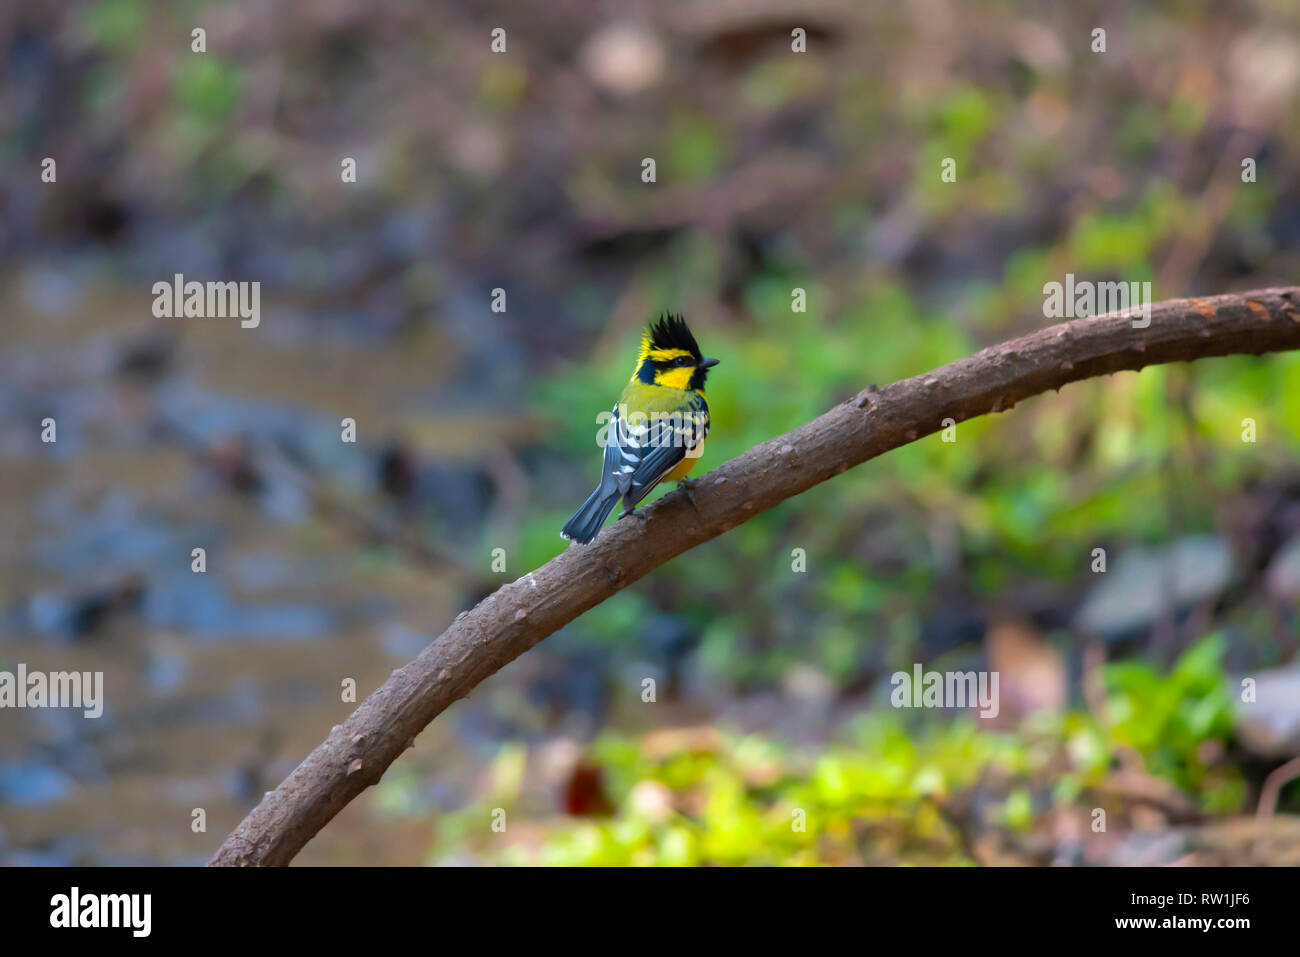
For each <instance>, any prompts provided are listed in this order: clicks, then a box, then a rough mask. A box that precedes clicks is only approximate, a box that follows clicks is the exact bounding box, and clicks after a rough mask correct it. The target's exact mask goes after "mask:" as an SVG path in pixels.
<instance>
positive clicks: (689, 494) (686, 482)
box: [677, 479, 695, 508]
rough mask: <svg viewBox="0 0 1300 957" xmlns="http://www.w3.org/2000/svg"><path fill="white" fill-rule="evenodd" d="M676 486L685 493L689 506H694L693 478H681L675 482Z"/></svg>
mask: <svg viewBox="0 0 1300 957" xmlns="http://www.w3.org/2000/svg"><path fill="white" fill-rule="evenodd" d="M677 487H678V488H679V489H681V490H682V491H683V492H685V493H686V501H688V502H690V503H691V508H695V495H694V494H693V490H694V488H695V479H682V480H681V481H680V482H678V483H677Z"/></svg>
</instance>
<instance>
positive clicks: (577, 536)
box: [560, 486, 619, 545]
mask: <svg viewBox="0 0 1300 957" xmlns="http://www.w3.org/2000/svg"><path fill="white" fill-rule="evenodd" d="M618 499H619V494H618V490H617V489H606V488H604V487H603V486H602V487H600V488H597V489H596V491H594V492H592V493H591V494H590V495H589V496H587V500H586V501H585V502H583V503H582V507H581V508H580V509H578V510H577V511H576V512H574V513H573V518H571V519H569V521H568V523H567V524H566V525H565V526H564V530H563V531H561V532H560V535H561V536H562V537H564V538H568V539H571V540H572V541H575V542H581V543H582V544H583V545H588V544H590V543H591V540H592V539H593V538H595V537H596V534H597V533H598V532H599V531H600V527H601V526H602V525H604V524H605V519H607V518H609V513H610V512H612V511H614V506H615V505H617V504H618Z"/></svg>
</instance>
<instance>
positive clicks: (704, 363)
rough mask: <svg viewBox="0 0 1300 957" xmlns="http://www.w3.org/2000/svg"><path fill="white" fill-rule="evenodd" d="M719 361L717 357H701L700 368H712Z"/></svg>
mask: <svg viewBox="0 0 1300 957" xmlns="http://www.w3.org/2000/svg"><path fill="white" fill-rule="evenodd" d="M718 361H719V360H717V359H701V360H700V364H699V366H698V368H701V369H712V368H713V367H714V366H716V365H717V364H718Z"/></svg>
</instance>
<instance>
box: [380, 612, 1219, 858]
mask: <svg viewBox="0 0 1300 957" xmlns="http://www.w3.org/2000/svg"><path fill="white" fill-rule="evenodd" d="M1223 651H1224V645H1223V642H1222V640H1221V639H1218V638H1209V639H1206V640H1204V641H1201V642H1198V643H1197V644H1196V645H1194V646H1192V647H1191V648H1189V649H1188V651H1187V652H1186V653H1185V654H1184V655H1183V656H1182V658H1181V659H1180V660H1179V662H1178V663H1177V665H1176V666H1175V667H1174V669H1173V671H1172V673H1171V674H1170V675H1169V676H1165V675H1164V674H1162V673H1161V671H1160V670H1158V669H1156V668H1153V667H1151V666H1148V665H1142V664H1136V663H1131V662H1127V663H1121V664H1112V665H1108V666H1106V668H1105V669H1104V683H1105V687H1106V693H1107V702H1106V708H1107V711H1108V714H1109V719H1108V720H1109V722H1110V723H1109V724H1106V723H1103V722H1101V721H1099V720H1098V719H1097V718H1096V717H1095V716H1093V715H1091V714H1088V713H1085V712H1080V711H1073V712H1069V713H1066V714H1061V715H1048V714H1042V715H1039V716H1036V717H1035V718H1034V719H1033V720H1031V721H1030V722H1029V723H1027V725H1026V726H1025V727H1024V728H1022V729H1019V730H1016V731H991V730H987V729H985V728H982V727H980V723H979V721H978V720H976V719H974V718H967V717H959V718H957V719H955V720H952V721H943V722H933V721H931V722H926V723H924V724H923V725H919V723H918V722H917V721H915V720H910V719H909V717H908V716H905V715H904V714H903V713H902V712H899V711H896V710H891V709H884V710H882V711H881V712H879V713H873V714H871V715H862V716H859V717H858V718H856V719H855V720H854V721H852V722H851V723H850V724H849V725H848V726H847V728H846V729H844V732H843V733H842V734H841V735H840V736H839V737H840V738H842V739H845V740H842V741H840V742H839V743H832V744H830V745H828V746H827V747H826V748H825V749H824V750H821V751H819V752H811V753H810V752H809V751H807V750H805V749H800V748H793V747H789V746H785V745H782V744H779V743H777V742H774V741H771V740H768V739H766V738H763V737H760V736H758V735H746V736H743V737H739V738H737V737H732V736H726V735H722V734H714V733H704V732H701V731H698V730H694V729H681V730H677V731H660V732H654V733H652V734H650V735H646V736H643V737H640V738H633V737H628V736H626V735H617V734H610V735H607V736H605V737H603V738H601V739H600V740H599V741H597V742H596V743H595V744H594V746H593V747H592V748H591V751H590V755H589V759H590V760H592V761H594V763H595V764H596V765H597V766H599V767H600V768H601V770H602V771H603V774H604V784H605V787H606V789H607V790H608V792H609V795H610V797H611V799H612V803H613V806H614V813H613V815H612V816H610V817H608V818H597V819H574V818H558V819H557V818H555V817H553V816H551V815H549V814H547V813H546V812H545V810H544V809H543V810H541V812H540V813H538V809H536V808H535V807H534V808H530V807H529V806H528V805H527V802H526V801H524V800H523V799H522V797H521V796H522V794H523V793H524V792H525V789H524V788H523V786H522V783H523V780H524V767H523V762H524V752H523V751H522V750H521V749H519V748H515V747H511V748H506V749H503V750H502V751H501V752H500V756H499V759H498V761H497V764H496V767H495V770H494V774H493V782H494V784H493V786H492V788H491V793H490V794H488V795H487V796H486V797H485V798H484V799H483V801H482V802H478V803H474V804H472V805H470V806H468V807H465V808H464V809H462V810H460V811H457V812H455V813H453V814H450V815H444V816H443V817H442V818H440V819H439V826H440V835H441V840H440V842H439V844H438V846H437V847H436V848H435V850H434V852H433V859H434V860H435V861H438V860H444V859H450V858H457V857H462V856H464V855H470V856H471V857H474V858H481V859H485V860H489V861H493V862H499V863H514V864H525V863H528V864H536V863H543V864H561V865H628V864H633V865H636V864H644V865H693V864H842V863H891V862H895V861H897V860H898V859H900V858H905V859H907V860H908V861H911V862H914V863H946V864H960V863H973V861H972V860H971V858H970V856H969V852H968V851H967V850H966V849H965V848H964V846H963V843H962V840H961V835H960V833H959V829H958V827H957V826H955V825H954V823H953V822H954V813H953V811H952V808H954V807H956V806H958V805H959V804H960V803H961V802H960V801H958V800H956V799H958V798H959V797H960V795H962V794H963V792H977V793H978V795H979V799H980V801H979V803H981V804H982V805H983V806H984V808H985V810H984V811H983V814H984V817H985V818H986V819H985V820H983V821H982V822H981V824H982V826H983V827H984V828H993V829H1004V830H1006V831H1010V832H1020V831H1029V830H1032V829H1033V828H1035V827H1037V826H1039V823H1038V822H1039V821H1040V820H1041V819H1042V817H1043V815H1044V812H1045V811H1046V810H1048V809H1050V808H1054V807H1056V808H1065V809H1068V810H1069V812H1070V813H1073V814H1076V815H1078V816H1080V817H1086V816H1087V814H1088V813H1089V811H1090V809H1091V808H1092V807H1093V806H1096V805H1097V801H1098V800H1100V799H1097V798H1095V797H1093V796H1090V794H1089V789H1090V788H1094V787H1096V786H1097V785H1098V784H1099V783H1100V782H1102V781H1103V780H1104V779H1105V777H1106V775H1107V774H1108V773H1109V771H1110V770H1111V769H1112V768H1113V767H1115V766H1116V765H1117V764H1118V763H1119V762H1120V756H1121V752H1126V753H1128V754H1130V755H1132V754H1136V755H1137V756H1138V757H1139V758H1140V760H1141V764H1142V767H1143V768H1144V769H1145V771H1146V772H1147V773H1149V774H1152V775H1155V776H1157V777H1159V778H1162V779H1164V780H1167V781H1168V782H1170V783H1171V784H1173V785H1175V786H1177V787H1179V788H1181V789H1184V790H1186V791H1188V792H1189V793H1191V794H1193V795H1196V794H1200V795H1202V796H1201V798H1200V799H1199V800H1200V803H1201V805H1202V807H1203V808H1204V809H1205V810H1207V811H1216V810H1224V809H1227V808H1231V807H1234V806H1236V805H1237V804H1239V803H1240V801H1241V800H1242V799H1243V797H1244V785H1243V783H1242V781H1241V780H1240V778H1239V777H1238V775H1237V774H1236V772H1234V771H1232V770H1231V769H1229V768H1225V767H1223V766H1222V765H1221V764H1215V765H1213V766H1211V765H1210V764H1207V763H1206V761H1205V759H1204V758H1203V757H1202V755H1204V754H1205V753H1206V743H1207V742H1214V743H1216V744H1217V745H1219V746H1221V747H1227V746H1228V744H1229V743H1230V741H1231V738H1232V727H1233V721H1232V711H1231V702H1230V700H1229V696H1228V681H1227V676H1226V675H1225V674H1224V672H1223V669H1222V663H1221V662H1222V656H1223ZM1130 763H1131V762H1130ZM404 786H409V782H408V784H407V785H402V784H395V785H394V786H393V787H392V790H393V791H400V790H401V788H402V787H404ZM1085 798H1086V803H1085ZM385 802H386V805H387V806H388V807H389V808H390V809H391V810H394V811H397V810H399V809H400V808H401V807H402V802H401V801H400V799H399V798H397V797H396V796H394V795H389V796H388V797H387V798H385ZM1102 806H1105V802H1104V801H1103V803H1102ZM493 807H501V808H503V809H504V810H505V811H506V814H507V820H508V821H509V822H510V823H509V824H508V826H507V829H506V832H505V834H504V835H492V837H491V838H489V837H487V836H485V832H487V831H488V829H487V828H485V827H484V826H483V822H484V821H485V820H487V819H488V818H489V816H490V813H491V809H492V808H493ZM1111 812H1112V813H1115V809H1114V808H1111ZM512 835H514V836H512Z"/></svg>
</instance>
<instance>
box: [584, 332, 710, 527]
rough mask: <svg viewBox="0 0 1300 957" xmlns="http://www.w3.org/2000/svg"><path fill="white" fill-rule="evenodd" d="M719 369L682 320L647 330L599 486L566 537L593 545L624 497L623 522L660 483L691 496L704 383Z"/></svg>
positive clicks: (705, 425)
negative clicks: (675, 486) (672, 484)
mask: <svg viewBox="0 0 1300 957" xmlns="http://www.w3.org/2000/svg"><path fill="white" fill-rule="evenodd" d="M717 364H718V360H717V359H709V358H706V357H705V356H704V355H702V354H701V353H700V347H699V346H698V345H696V343H695V336H693V335H691V330H690V329H689V328H688V327H687V325H686V321H685V320H684V319H682V317H681V316H670V315H665V316H661V317H660V318H659V321H658V322H656V323H651V324H650V325H649V326H648V327H647V328H646V330H645V332H644V333H642V335H641V348H640V350H639V351H638V352H637V356H636V368H635V369H634V370H633V372H632V379H631V381H629V382H628V384H627V386H626V387H625V388H624V389H623V394H622V395H621V396H619V398H618V402H617V403H616V404H615V405H614V413H613V418H612V419H611V421H610V423H609V427H608V429H607V430H606V431H605V432H604V435H605V436H606V438H605V442H604V445H605V459H604V464H603V465H602V466H601V474H600V484H599V485H597V486H596V491H594V492H592V493H591V495H590V496H588V498H587V501H585V502H583V503H582V507H581V508H580V509H578V511H577V512H575V513H574V516H573V518H571V519H569V522H568V524H567V525H565V526H564V530H563V531H562V532H560V535H561V536H563V537H564V538H567V539H570V540H572V541H575V542H580V543H582V544H583V545H586V544H589V543H590V542H591V541H592V540H593V539H594V538H595V537H596V535H597V533H599V532H600V529H601V526H602V525H604V524H605V519H607V518H608V517H609V513H610V512H611V511H613V510H614V506H615V505H616V504H618V500H619V499H620V498H621V499H622V500H623V512H622V513H621V514H620V515H619V518H622V517H623V516H624V515H639V513H638V512H637V511H636V506H637V504H638V503H639V502H640V501H641V500H642V499H644V498H645V497H646V496H647V495H649V494H650V490H651V489H653V488H654V487H655V486H656V485H658V484H659V483H660V482H663V481H669V482H678V483H680V485H679V487H681V488H684V489H685V490H686V494H687V495H690V484H689V483H688V482H687V481H686V474H687V473H688V472H690V470H691V469H692V468H694V466H695V463H696V462H697V461H698V460H699V457H700V453H701V452H703V451H704V439H705V437H706V436H707V435H708V434H709V403H708V402H706V401H705V399H704V380H705V379H706V378H707V377H708V374H709V370H710V369H711V368H713V367H714V366H715V365H717ZM692 501H694V499H692Z"/></svg>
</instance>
